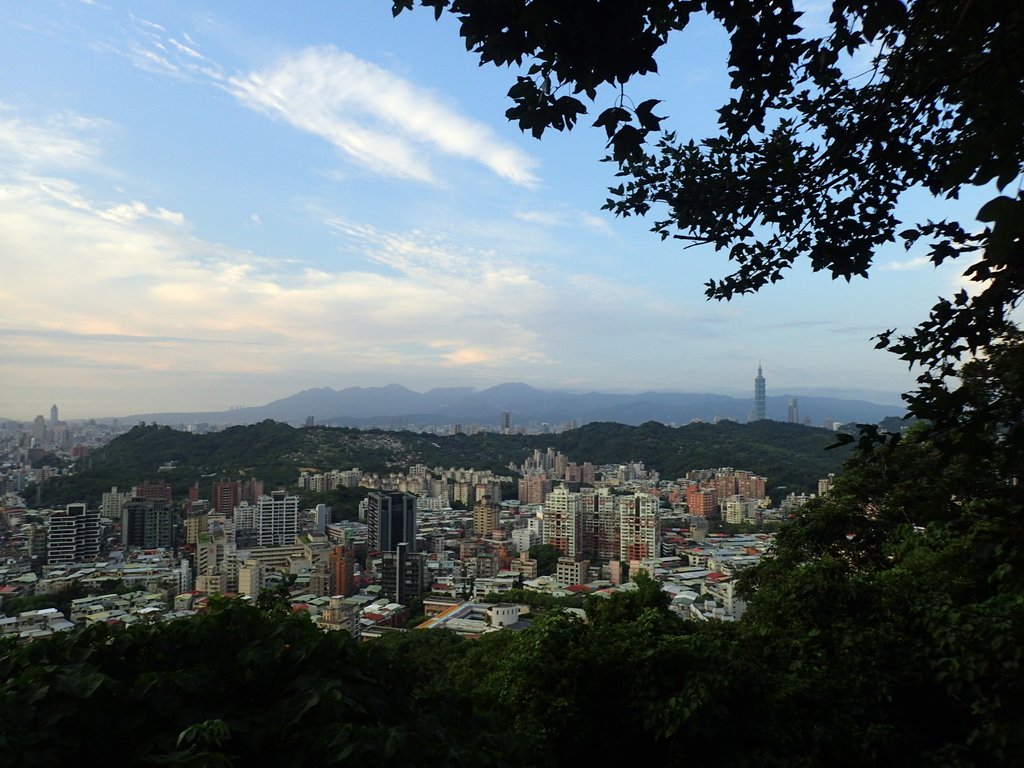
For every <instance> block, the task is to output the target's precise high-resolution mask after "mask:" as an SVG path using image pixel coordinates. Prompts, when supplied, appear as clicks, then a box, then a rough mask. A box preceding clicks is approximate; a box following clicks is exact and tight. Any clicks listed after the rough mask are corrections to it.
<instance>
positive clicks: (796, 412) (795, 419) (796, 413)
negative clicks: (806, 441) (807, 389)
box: [789, 397, 800, 424]
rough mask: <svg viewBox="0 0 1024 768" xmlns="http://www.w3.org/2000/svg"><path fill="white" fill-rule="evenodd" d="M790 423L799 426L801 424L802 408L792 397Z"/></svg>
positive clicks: (790, 401)
mask: <svg viewBox="0 0 1024 768" xmlns="http://www.w3.org/2000/svg"><path fill="white" fill-rule="evenodd" d="M789 423H790V424H799V423H800V406H798V405H797V404H796V398H795V397H792V398H790V400H789Z"/></svg>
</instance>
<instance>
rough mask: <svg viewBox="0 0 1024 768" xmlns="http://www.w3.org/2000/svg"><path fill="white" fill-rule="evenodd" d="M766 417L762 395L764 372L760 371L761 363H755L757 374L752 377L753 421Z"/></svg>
mask: <svg viewBox="0 0 1024 768" xmlns="http://www.w3.org/2000/svg"><path fill="white" fill-rule="evenodd" d="M766 418H768V415H767V408H766V401H765V396H764V374H762V373H761V364H760V363H758V364H757V376H755V377H754V419H753V420H754V421H763V420H764V419H766Z"/></svg>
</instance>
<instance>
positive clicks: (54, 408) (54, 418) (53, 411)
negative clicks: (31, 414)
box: [50, 403, 60, 427]
mask: <svg viewBox="0 0 1024 768" xmlns="http://www.w3.org/2000/svg"><path fill="white" fill-rule="evenodd" d="M57 415H58V411H57V404H56V403H54V404H53V405H51V406H50V426H51V427H56V426H57V422H58V421H60V419H58V418H57Z"/></svg>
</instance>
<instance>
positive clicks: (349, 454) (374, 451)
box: [41, 421, 845, 504]
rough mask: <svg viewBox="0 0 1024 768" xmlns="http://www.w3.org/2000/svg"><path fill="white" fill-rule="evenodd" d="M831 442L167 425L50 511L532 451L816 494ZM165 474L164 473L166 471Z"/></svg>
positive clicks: (649, 426) (739, 429) (781, 431)
mask: <svg viewBox="0 0 1024 768" xmlns="http://www.w3.org/2000/svg"><path fill="white" fill-rule="evenodd" d="M832 442H834V435H833V433H831V432H829V431H827V430H822V429H814V428H811V427H804V426H801V425H796V424H782V423H780V422H774V421H762V422H756V423H753V424H737V423H734V422H723V423H720V424H689V425H686V426H683V427H666V426H664V425H663V424H659V423H656V422H648V423H646V424H643V425H641V426H639V427H631V426H626V425H623V424H612V423H598V424H588V425H587V426H585V427H582V428H580V429H576V430H571V431H568V432H563V433H560V434H556V435H498V434H493V433H482V434H476V435H465V434H459V435H451V436H437V435H427V434H419V433H413V432H388V431H382V430H358V429H349V428H328V427H308V428H301V429H296V428H292V427H289V426H288V425H286V424H281V423H278V422H273V421H264V422H262V423H260V424H255V425H252V426H244V427H231V428H230V429H226V430H224V431H222V432H216V433H212V434H207V435H196V434H191V433H188V432H181V431H176V430H173V429H171V428H169V427H159V426H155V425H152V426H141V425H140V426H138V427H135V428H134V429H132V430H131V431H130V432H128V433H126V434H124V435H122V436H120V437H118V438H117V439H115V440H113V441H112V442H111V443H110V444H109V445H107V446H105V447H104V448H102V449H100V450H98V451H96V452H95V453H93V454H92V455H91V456H90V457H89V458H88V459H87V460H86V461H85V462H83V464H82V465H81V466H80V467H79V468H78V472H77V473H76V474H74V475H71V476H67V477H59V478H53V479H51V480H50V481H48V482H47V483H46V484H45V485H44V487H43V489H42V494H41V501H42V503H44V504H65V503H68V502H70V501H75V500H82V499H85V500H87V501H90V502H96V501H98V500H99V498H100V495H101V494H102V493H103V492H104V491H107V490H109V489H110V487H111V486H112V485H117V486H118V487H120V488H126V487H129V486H130V485H132V484H133V483H136V482H139V481H141V480H144V479H150V480H156V479H166V480H167V481H168V482H169V483H171V485H172V486H173V487H174V488H175V489H176V491H183V490H184V489H185V488H186V487H187V486H189V485H191V484H192V483H194V482H200V485H201V490H202V491H203V492H206V490H207V489H208V488H207V486H208V485H209V483H210V482H212V481H213V480H215V479H217V478H220V477H241V476H253V477H258V478H261V479H263V480H264V481H265V482H267V483H268V484H271V485H285V484H290V483H294V482H295V478H296V476H297V472H298V470H299V468H300V467H308V468H316V469H320V470H330V469H344V468H348V467H355V466H357V467H359V468H361V469H363V470H367V471H374V472H388V471H399V470H402V469H404V468H405V467H408V466H410V465H412V464H417V463H422V464H426V465H428V466H432V467H433V466H443V467H451V466H454V467H474V468H477V469H491V470H494V471H496V472H501V473H506V474H507V473H509V472H510V470H509V465H510V464H514V465H516V466H518V465H519V464H521V463H522V462H523V460H524V459H525V458H526V457H527V456H529V455H530V454H531V453H532V452H533V451H534V450H542V451H543V450H546V449H547V448H548V447H551V448H554V449H555V450H557V451H561V452H562V453H564V454H566V455H567V456H568V457H569V459H570V460H572V461H576V462H579V463H583V462H584V461H590V462H592V463H594V464H608V463H622V462H627V461H642V462H644V464H645V465H646V466H647V467H648V468H649V469H655V470H657V471H658V472H660V473H661V476H662V477H663V478H676V477H680V476H682V475H683V474H684V473H685V472H686V471H687V470H690V469H700V468H705V467H722V466H732V467H736V468H739V469H749V470H752V471H754V472H757V473H759V474H762V475H766V476H767V477H768V481H769V488H770V490H774V491H775V492H776V494H778V493H779V492H780V491H781V490H782V489H783V488H785V489H787V491H788V490H796V491H813V490H814V489H815V488H816V483H817V480H818V478H819V477H822V476H824V475H826V474H828V473H829V472H837V471H838V470H839V466H840V463H841V461H842V458H843V456H844V453H845V452H840V451H826V450H825V447H826V446H828V445H829V444H831V443H832ZM161 467H163V469H161Z"/></svg>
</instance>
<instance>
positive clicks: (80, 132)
mask: <svg viewBox="0 0 1024 768" xmlns="http://www.w3.org/2000/svg"><path fill="white" fill-rule="evenodd" d="M109 126H110V124H109V123H107V122H106V121H104V120H99V119H95V118H89V117H85V116H83V115H79V114H76V113H73V112H60V113H57V114H54V115H50V116H49V117H47V118H46V119H44V120H30V119H26V118H24V117H21V116H19V115H18V114H17V113H16V112H15V110H14V109H12V108H11V107H9V106H6V105H4V104H2V103H0V157H2V158H4V161H5V162H6V163H7V165H8V168H10V167H12V166H17V167H21V168H22V169H25V168H29V169H34V170H39V169H44V168H61V169H64V170H68V169H78V168H84V167H95V166H96V162H97V159H98V157H99V150H98V146H97V144H96V143H95V142H94V141H91V140H90V139H89V137H90V136H92V135H95V134H96V133H97V132H99V131H101V130H104V129H106V128H108V127H109Z"/></svg>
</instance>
